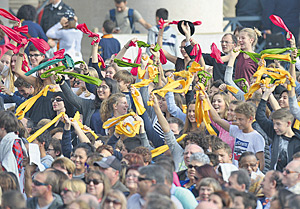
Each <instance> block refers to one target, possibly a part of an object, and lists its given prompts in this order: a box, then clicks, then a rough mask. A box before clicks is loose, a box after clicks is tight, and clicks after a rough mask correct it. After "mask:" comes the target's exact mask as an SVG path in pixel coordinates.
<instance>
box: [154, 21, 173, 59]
mask: <svg viewBox="0 0 300 209" xmlns="http://www.w3.org/2000/svg"><path fill="white" fill-rule="evenodd" d="M168 25H169V23H168V22H166V23H165V24H164V25H163V28H161V29H159V31H158V37H157V43H158V45H159V46H160V47H161V48H163V34H164V30H165V28H166V27H167V26H168ZM163 51H164V54H165V56H166V58H167V60H169V61H170V62H172V63H174V64H176V61H177V57H176V56H173V55H171V54H170V53H169V52H167V51H166V50H163Z"/></svg>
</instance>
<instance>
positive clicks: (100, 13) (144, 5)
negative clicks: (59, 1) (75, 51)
mask: <svg viewBox="0 0 300 209" xmlns="http://www.w3.org/2000/svg"><path fill="white" fill-rule="evenodd" d="M64 2H65V3H66V4H68V5H70V6H72V7H73V8H74V9H75V13H76V15H77V16H78V18H79V23H86V24H87V26H88V27H89V28H90V29H93V28H95V27H98V28H99V29H100V31H101V27H102V24H103V22H104V18H105V14H106V13H107V12H108V11H109V9H112V8H114V0H64ZM128 6H129V7H131V8H133V9H137V10H138V11H139V12H140V13H141V14H142V16H143V17H144V19H145V20H146V21H147V22H149V23H150V24H152V25H154V24H156V23H155V11H156V10H157V9H159V8H167V9H168V10H169V19H170V20H182V19H186V20H190V21H196V20H200V21H202V25H201V26H197V27H196V33H198V34H200V33H201V34H208V33H209V34H215V33H222V22H223V1H222V0H151V1H149V0H128ZM137 29H138V30H140V31H141V33H147V31H146V30H145V29H144V28H143V27H141V26H140V25H139V24H137ZM122 40H123V39H122ZM217 41H219V40H217ZM90 42H91V41H90V40H89V39H88V38H87V36H86V35H85V36H84V38H83V40H82V52H83V55H84V57H85V58H86V57H87V56H89V55H90ZM121 42H122V44H123V41H121ZM205 42H206V41H205ZM210 43H211V42H210ZM201 44H202V43H201Z"/></svg>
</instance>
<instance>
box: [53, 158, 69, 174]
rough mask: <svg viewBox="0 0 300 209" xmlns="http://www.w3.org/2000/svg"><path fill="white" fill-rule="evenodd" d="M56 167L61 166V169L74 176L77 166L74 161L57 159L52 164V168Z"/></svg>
mask: <svg viewBox="0 0 300 209" xmlns="http://www.w3.org/2000/svg"><path fill="white" fill-rule="evenodd" d="M54 165H59V166H60V167H61V168H63V169H65V170H67V172H68V174H73V173H74V172H75V164H74V163H73V161H72V160H70V159H69V158H66V157H60V158H57V159H55V160H54V161H53V162H52V165H51V167H52V168H53V166H54Z"/></svg>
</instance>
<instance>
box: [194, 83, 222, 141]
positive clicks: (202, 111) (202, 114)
mask: <svg viewBox="0 0 300 209" xmlns="http://www.w3.org/2000/svg"><path fill="white" fill-rule="evenodd" d="M199 87H200V90H197V91H196V104H195V118H196V122H197V127H199V126H200V124H201V123H202V121H203V122H204V124H205V127H206V129H207V131H208V132H209V134H211V135H217V134H216V132H215V131H214V129H213V128H212V127H211V125H210V124H211V121H210V118H209V114H208V111H209V110H210V106H209V104H208V102H207V101H206V99H204V100H203V101H201V100H200V99H199V95H200V91H201V92H202V93H203V94H204V91H205V86H204V85H203V84H202V83H200V84H199Z"/></svg>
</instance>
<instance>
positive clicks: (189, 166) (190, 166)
mask: <svg viewBox="0 0 300 209" xmlns="http://www.w3.org/2000/svg"><path fill="white" fill-rule="evenodd" d="M198 167H199V166H196V165H191V164H189V165H188V168H195V169H196V168H198Z"/></svg>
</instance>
